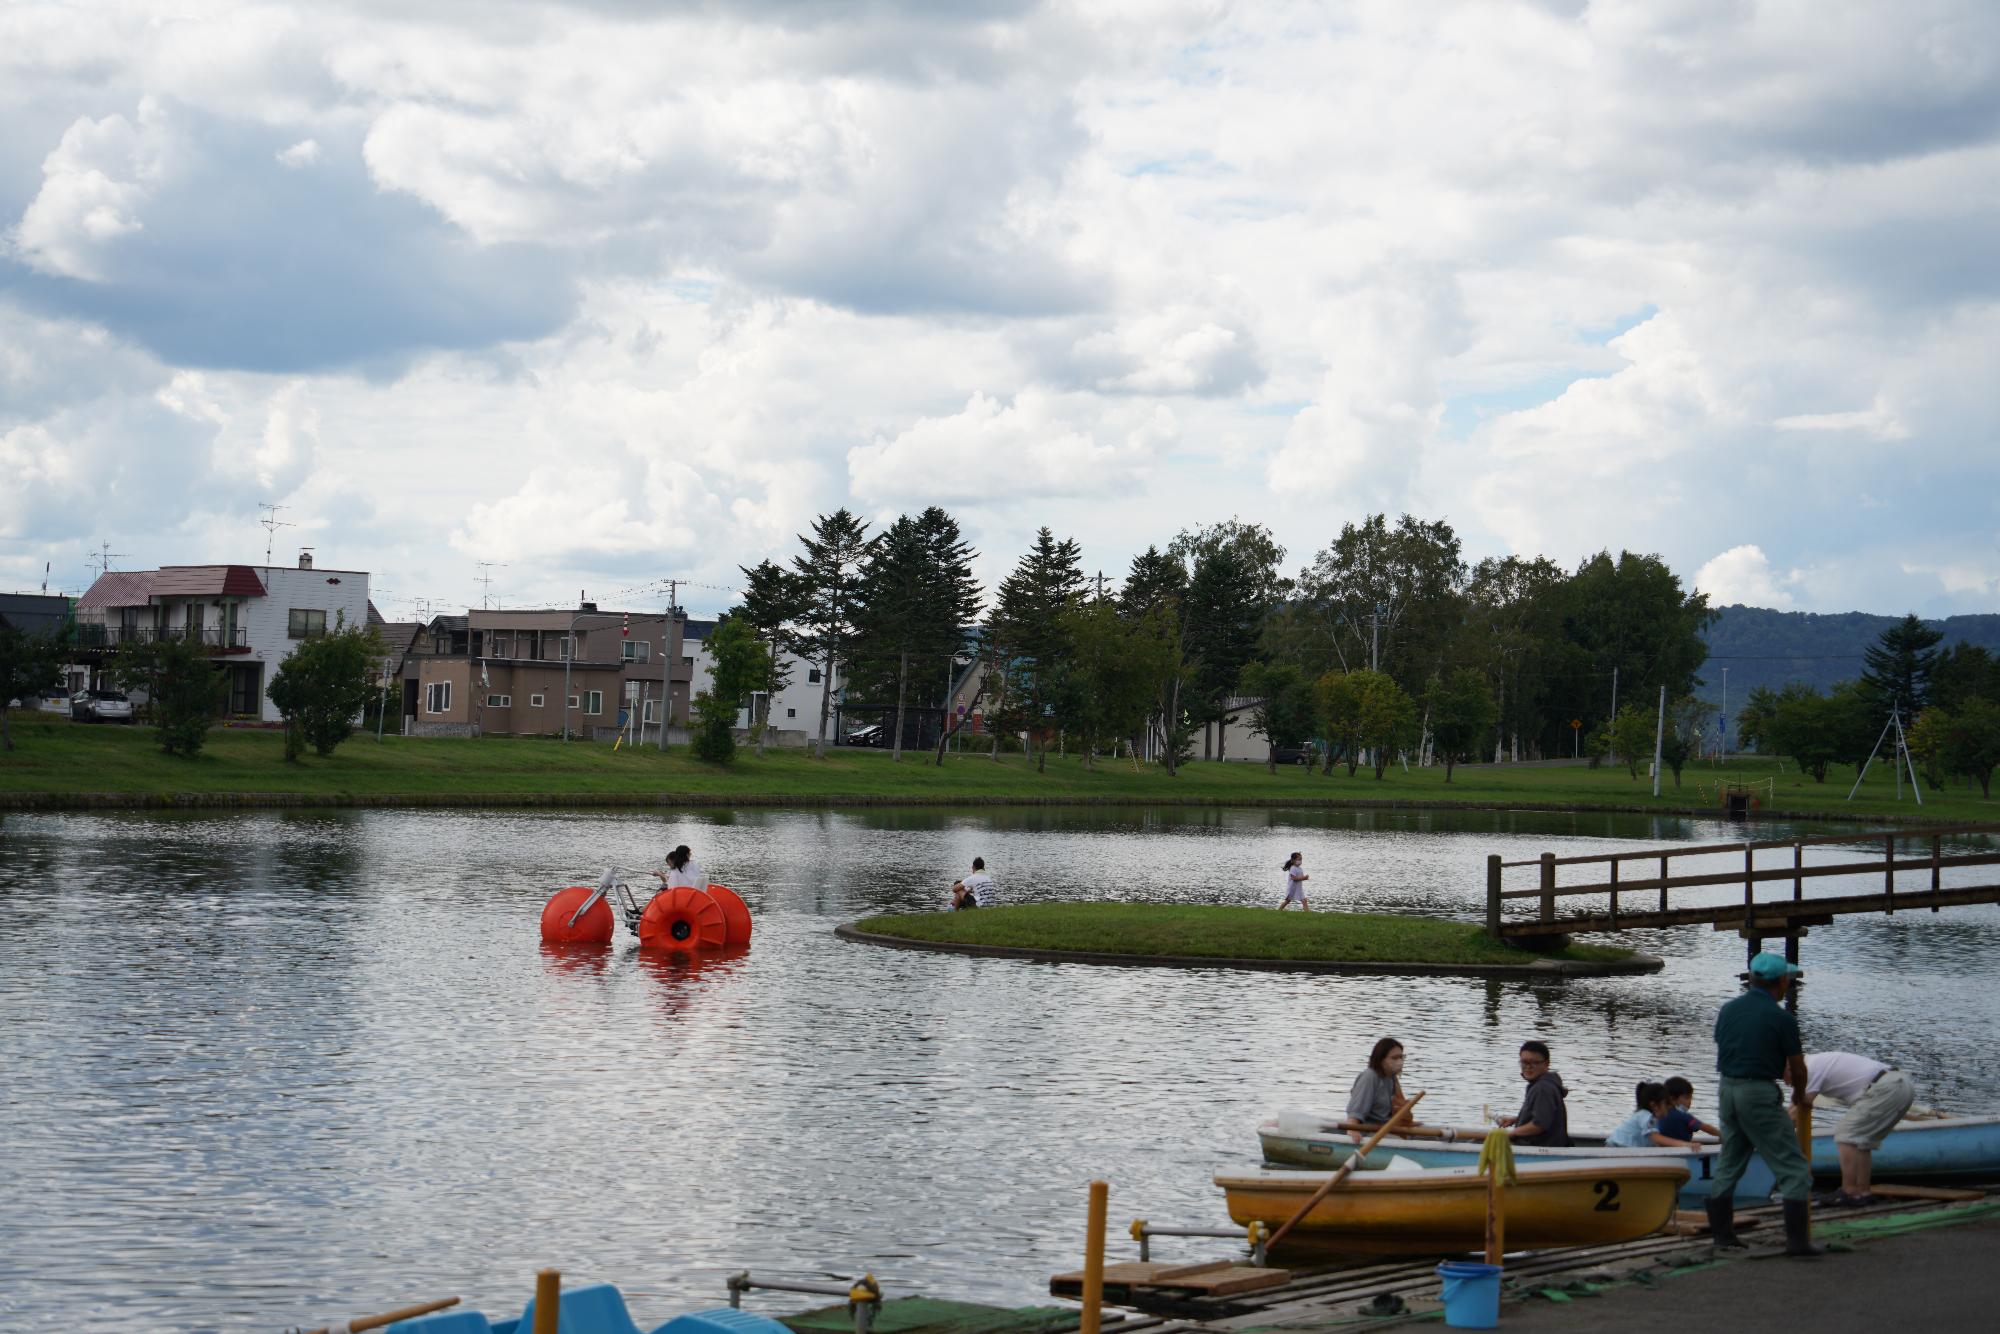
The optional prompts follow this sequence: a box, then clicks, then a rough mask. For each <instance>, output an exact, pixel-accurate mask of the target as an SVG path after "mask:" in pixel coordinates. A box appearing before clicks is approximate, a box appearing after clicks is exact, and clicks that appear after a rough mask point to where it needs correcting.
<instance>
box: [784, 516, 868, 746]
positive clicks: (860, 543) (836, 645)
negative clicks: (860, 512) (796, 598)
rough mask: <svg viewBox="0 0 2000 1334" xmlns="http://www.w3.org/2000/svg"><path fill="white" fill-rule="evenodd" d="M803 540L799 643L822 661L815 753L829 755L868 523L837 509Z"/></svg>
mask: <svg viewBox="0 0 2000 1334" xmlns="http://www.w3.org/2000/svg"><path fill="white" fill-rule="evenodd" d="M799 543H800V545H801V546H803V547H804V548H805V552H804V554H803V555H800V556H797V557H794V558H793V560H792V570H793V577H794V578H796V579H797V580H798V592H799V595H800V601H801V609H800V611H799V617H798V624H799V635H798V642H799V645H800V647H801V648H802V649H803V651H804V656H805V657H807V658H809V659H813V660H817V661H818V662H820V663H821V664H822V666H821V675H820V692H819V741H818V745H817V747H816V749H815V752H814V753H815V754H818V755H821V756H824V755H825V754H826V725H827V722H828V720H829V719H830V718H831V717H832V715H833V674H834V671H835V669H836V668H837V667H839V666H840V665H841V663H843V662H844V661H845V658H846V653H847V642H848V640H849V638H851V637H852V636H853V634H854V611H855V604H856V603H857V602H858V601H859V597H860V589H861V566H862V562H863V561H864V560H865V559H866V558H867V554H868V525H867V524H866V523H865V522H863V521H862V520H860V519H858V518H856V517H855V516H854V515H853V514H850V513H849V512H848V511H847V510H844V509H841V510H835V511H834V512H833V513H832V514H822V515H820V516H819V518H817V519H815V520H813V530H812V536H810V537H808V536H806V535H805V534H803V533H801V534H800V535H799Z"/></svg>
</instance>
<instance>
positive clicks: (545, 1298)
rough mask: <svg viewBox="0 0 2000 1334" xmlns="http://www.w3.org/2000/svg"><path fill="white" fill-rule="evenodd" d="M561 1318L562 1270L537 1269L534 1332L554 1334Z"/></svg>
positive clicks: (536, 1333)
mask: <svg viewBox="0 0 2000 1334" xmlns="http://www.w3.org/2000/svg"><path fill="white" fill-rule="evenodd" d="M561 1319H562V1271H561V1270H557V1269H543V1270H538V1271H537V1272H536V1274H535V1328H534V1334H556V1329H557V1322H558V1321H559V1320H561Z"/></svg>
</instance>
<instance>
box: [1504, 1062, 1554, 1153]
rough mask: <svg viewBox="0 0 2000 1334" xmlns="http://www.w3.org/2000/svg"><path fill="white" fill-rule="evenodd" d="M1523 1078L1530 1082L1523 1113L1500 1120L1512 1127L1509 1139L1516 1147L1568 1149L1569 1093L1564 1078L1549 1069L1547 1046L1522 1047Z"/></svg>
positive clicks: (1523, 1104)
mask: <svg viewBox="0 0 2000 1334" xmlns="http://www.w3.org/2000/svg"><path fill="white" fill-rule="evenodd" d="M1521 1078H1523V1079H1525V1080H1527V1081H1528V1091H1527V1093H1526V1095H1524V1096H1523V1097H1522V1099H1521V1110H1520V1113H1519V1114H1518V1115H1515V1116H1503V1117H1500V1118H1499V1122H1500V1124H1501V1125H1503V1126H1506V1127H1508V1130H1507V1138H1508V1139H1511V1140H1513V1141H1514V1142H1515V1143H1516V1144H1532V1145H1535V1146H1536V1147H1538V1148H1544V1149H1567V1148H1568V1147H1569V1109H1568V1107H1566V1106H1565V1105H1564V1103H1563V1099H1565V1098H1567V1097H1568V1096H1569V1090H1568V1089H1566V1088H1564V1087H1563V1080H1562V1076H1561V1075H1559V1074H1557V1073H1556V1072H1555V1071H1553V1070H1551V1069H1549V1049H1548V1048H1547V1047H1546V1046H1544V1045H1543V1044H1541V1043H1539V1042H1534V1041H1529V1042H1523V1043H1522V1044H1521Z"/></svg>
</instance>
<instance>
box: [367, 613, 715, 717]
mask: <svg viewBox="0 0 2000 1334" xmlns="http://www.w3.org/2000/svg"><path fill="white" fill-rule="evenodd" d="M685 620H686V617H685V616H684V615H683V614H681V613H680V612H678V611H676V612H675V613H673V614H672V615H671V616H669V615H668V614H666V613H663V612H618V611H599V610H598V609H597V607H596V605H595V604H593V603H589V602H586V603H584V604H582V606H581V607H579V608H578V609H576V610H574V611H572V610H569V609H567V608H564V609H559V610H548V609H541V610H513V611H508V610H501V611H473V612H468V613H467V614H466V615H464V616H440V617H436V618H434V619H433V620H432V621H431V622H430V623H429V624H428V625H427V626H426V627H425V628H424V630H423V631H421V632H420V633H419V634H418V635H417V637H416V641H415V643H414V644H413V646H412V651H411V654H410V657H409V659H408V666H407V667H406V668H405V671H404V687H403V690H404V693H403V712H404V730H405V731H406V732H408V733H409V734H410V735H412V736H479V735H481V734H483V733H487V732H493V733H498V734H511V735H515V736H561V735H562V734H563V729H564V727H565V725H567V727H568V729H569V734H570V735H571V736H581V737H585V738H604V739H609V738H611V737H613V736H616V735H618V734H619V733H620V732H624V733H625V734H626V735H628V736H630V737H631V738H632V740H633V741H635V742H638V741H642V740H645V739H647V738H648V737H650V739H651V740H653V741H655V742H657V741H658V739H659V730H658V729H659V726H660V721H661V716H662V713H663V709H662V701H665V709H664V714H665V717H666V720H667V723H668V725H669V726H670V727H684V726H686V724H687V718H688V695H689V681H690V679H691V677H692V675H693V671H692V667H693V662H692V659H691V657H689V656H687V654H686V652H685V651H684V645H683V639H682V626H683V623H684V622H685Z"/></svg>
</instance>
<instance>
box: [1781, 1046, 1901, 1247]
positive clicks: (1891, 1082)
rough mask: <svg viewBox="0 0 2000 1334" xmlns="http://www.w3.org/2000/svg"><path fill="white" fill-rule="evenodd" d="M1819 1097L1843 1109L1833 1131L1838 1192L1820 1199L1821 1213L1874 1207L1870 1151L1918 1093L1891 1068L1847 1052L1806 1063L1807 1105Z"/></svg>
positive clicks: (1826, 1054)
mask: <svg viewBox="0 0 2000 1334" xmlns="http://www.w3.org/2000/svg"><path fill="white" fill-rule="evenodd" d="M1821 1097H1828V1098H1838V1099H1839V1100H1840V1101H1842V1102H1844V1103H1846V1104H1847V1115H1845V1116H1843V1117H1841V1118H1840V1124H1839V1125H1837V1126H1835V1127H1834V1129H1833V1147H1834V1148H1835V1149H1836V1150H1837V1151H1838V1152H1839V1154H1840V1189H1839V1190H1836V1191H1832V1192H1830V1193H1828V1194H1826V1195H1822V1196H1820V1197H1819V1200H1818V1203H1819V1206H1820V1207H1821V1208H1822V1209H1826V1208H1846V1207H1849V1206H1852V1205H1861V1204H1873V1203H1875V1198H1876V1197H1875V1192H1874V1191H1873V1190H1872V1189H1870V1187H1872V1186H1873V1185H1874V1184H1875V1150H1877V1149H1879V1148H1881V1147H1882V1141H1883V1140H1885V1139H1887V1138H1888V1136H1889V1132H1890V1131H1892V1130H1894V1129H1895V1128H1896V1123H1897V1122H1898V1121H1901V1120H1902V1119H1903V1114H1904V1113H1905V1112H1907V1111H1909V1110H1910V1104H1912V1103H1914V1102H1915V1101H1916V1100H1917V1087H1916V1085H1914V1084H1912V1083H1911V1082H1910V1077H1909V1076H1908V1075H1906V1074H1904V1073H1903V1072H1902V1071H1901V1070H1898V1069H1897V1068H1896V1067H1895V1066H1893V1065H1884V1064H1882V1063H1881V1062H1880V1061H1871V1060H1869V1059H1868V1058H1867V1057H1866V1056H1856V1055H1855V1054H1854V1053H1853V1052H1847V1051H1816V1052H1814V1053H1813V1054H1812V1055H1810V1056H1808V1057H1806V1105H1807V1106H1808V1107H1810V1106H1811V1105H1812V1104H1813V1103H1814V1102H1815V1101H1817V1100H1818V1099H1819V1098H1821Z"/></svg>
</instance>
